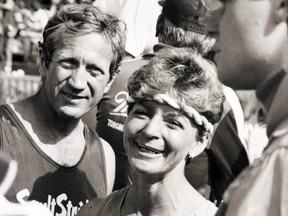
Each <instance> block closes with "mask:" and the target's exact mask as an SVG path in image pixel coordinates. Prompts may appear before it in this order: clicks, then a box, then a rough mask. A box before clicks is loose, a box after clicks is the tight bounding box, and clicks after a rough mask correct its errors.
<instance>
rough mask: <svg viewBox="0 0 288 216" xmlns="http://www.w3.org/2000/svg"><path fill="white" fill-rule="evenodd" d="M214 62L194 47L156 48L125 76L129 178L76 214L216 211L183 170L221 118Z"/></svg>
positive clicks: (201, 149) (220, 91)
mask: <svg viewBox="0 0 288 216" xmlns="http://www.w3.org/2000/svg"><path fill="white" fill-rule="evenodd" d="M222 89H223V88H222V86H221V84H220V82H219V81H218V79H217V76H216V69H215V67H214V65H213V64H212V63H210V62H208V61H207V60H205V59H203V58H202V57H201V55H199V54H197V52H195V51H193V50H192V49H185V48H173V49H166V50H163V51H160V52H159V53H158V54H157V55H156V56H155V57H154V58H152V59H151V61H150V62H149V63H148V65H146V66H144V67H142V68H140V69H139V70H138V71H136V72H135V73H134V74H133V75H132V77H131V78H130V80H129V83H128V91H129V95H130V98H129V99H128V105H129V108H128V118H127V121H126V123H125V127H124V143H125V149H126V151H127V155H128V158H129V162H130V164H131V166H132V168H133V170H134V173H135V176H134V179H133V184H132V185H131V186H128V187H126V188H123V189H121V190H119V191H116V192H114V193H112V194H111V195H110V196H108V197H107V198H106V199H105V200H93V201H92V202H90V203H88V204H87V205H86V206H85V207H84V208H82V210H81V211H80V213H79V215H85V216H87V215H112V216H113V215H115V216H116V215H181V216H182V215H200V216H203V215H205V216H206V215H207V216H208V215H214V213H215V212H216V210H217V208H216V206H215V205H214V204H213V203H211V202H210V201H207V200H206V199H205V198H204V197H202V196H201V195H200V194H199V193H198V192H197V191H196V190H195V189H194V188H193V187H192V186H191V185H190V184H189V182H188V181H187V179H186V178H185V176H184V167H185V164H186V162H187V160H189V159H192V158H193V157H195V156H197V155H198V154H200V153H201V152H202V151H203V150H204V149H205V147H206V144H207V141H208V140H209V137H210V136H211V133H212V132H213V126H212V124H214V123H216V122H217V121H219V119H220V117H221V114H222V109H223V101H224V96H223V91H222Z"/></svg>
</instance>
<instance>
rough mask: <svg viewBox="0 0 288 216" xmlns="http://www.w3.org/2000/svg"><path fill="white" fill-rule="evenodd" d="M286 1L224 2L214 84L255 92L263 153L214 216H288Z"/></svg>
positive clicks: (287, 42)
mask: <svg viewBox="0 0 288 216" xmlns="http://www.w3.org/2000/svg"><path fill="white" fill-rule="evenodd" d="M287 3H288V2H287V0H271V1H264V0H260V1H253V0H233V1H224V4H223V6H222V7H220V9H219V10H221V11H222V13H221V14H222V16H221V20H220V23H219V33H220V34H219V47H220V49H219V52H218V54H217V55H216V59H217V64H218V66H219V78H220V79H221V80H222V81H223V82H224V84H227V85H229V86H231V87H233V88H235V89H255V90H256V94H257V97H258V99H259V100H260V101H261V102H262V103H263V105H264V107H265V109H266V112H267V135H268V137H269V143H268V147H267V148H266V149H265V150H264V153H263V155H262V157H261V158H260V159H259V160H258V161H257V162H255V163H254V164H253V166H251V167H249V168H247V169H245V170H244V171H243V172H242V173H241V175H240V176H239V177H238V178H237V179H236V180H235V181H234V183H233V184H231V186H230V187H229V189H228V190H227V192H226V193H225V195H224V203H223V205H222V207H221V208H220V210H219V212H218V214H217V215H233V216H237V215H241V216H242V215H245V216H250V215H262V216H263V215H264V216H265V215H267V216H268V215H288V206H287V200H288V180H287V179H288V178H287V177H288V106H287V104H288V95H287V93H288V89H287V86H288V77H287V72H288V66H287V63H288V36H287V11H288V9H287V7H288V6H287V5H288V4H287Z"/></svg>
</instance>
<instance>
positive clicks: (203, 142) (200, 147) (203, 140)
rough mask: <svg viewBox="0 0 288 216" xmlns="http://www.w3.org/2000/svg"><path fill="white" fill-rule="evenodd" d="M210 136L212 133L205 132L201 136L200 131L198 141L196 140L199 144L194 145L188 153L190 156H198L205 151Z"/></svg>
mask: <svg viewBox="0 0 288 216" xmlns="http://www.w3.org/2000/svg"><path fill="white" fill-rule="evenodd" d="M210 136H211V134H210V133H205V134H204V135H203V136H201V137H200V136H199V133H198V136H197V141H196V142H197V144H196V146H195V145H192V147H191V149H190V151H189V153H188V157H189V158H194V157H196V156H198V155H199V154H200V153H201V152H203V151H204V150H205V148H206V147H207V145H208V142H209V140H210Z"/></svg>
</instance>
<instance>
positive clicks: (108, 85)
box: [104, 76, 116, 94]
mask: <svg viewBox="0 0 288 216" xmlns="http://www.w3.org/2000/svg"><path fill="white" fill-rule="evenodd" d="M115 78H116V76H113V77H112V79H111V80H110V81H109V82H108V83H107V85H106V87H105V89H104V94H106V93H107V92H108V91H109V89H110V88H111V85H112V84H113V82H114V80H115Z"/></svg>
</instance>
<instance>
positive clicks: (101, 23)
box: [39, 4, 126, 79]
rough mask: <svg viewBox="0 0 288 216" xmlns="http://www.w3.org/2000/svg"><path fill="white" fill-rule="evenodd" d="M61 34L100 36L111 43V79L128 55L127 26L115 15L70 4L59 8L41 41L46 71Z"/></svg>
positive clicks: (91, 7) (88, 6)
mask: <svg viewBox="0 0 288 216" xmlns="http://www.w3.org/2000/svg"><path fill="white" fill-rule="evenodd" d="M59 33H60V34H62V35H64V37H65V36H66V35H67V36H70V37H71V36H72V37H73V36H81V35H86V34H89V33H99V34H100V35H102V36H103V38H104V39H105V40H106V41H107V42H108V43H110V44H111V47H112V51H113V60H112V63H111V65H110V79H112V78H113V77H114V75H115V74H116V73H117V72H118V67H119V64H120V61H121V60H122V58H123V56H124V53H125V42H126V36H125V33H126V25H125V23H124V22H122V21H120V20H119V19H118V18H116V17H115V16H113V15H110V14H107V13H105V12H103V11H102V10H100V9H99V8H96V7H95V6H92V5H88V4H68V5H64V6H63V7H62V8H60V9H59V10H58V11H57V13H56V14H55V15H54V16H53V17H51V18H50V19H49V21H48V23H47V24H46V26H45V28H44V31H43V43H40V42H39V46H40V49H42V56H41V58H42V60H43V61H44V64H45V66H46V67H47V68H48V67H49V64H50V62H51V60H52V55H53V53H54V51H55V50H56V49H57V47H56V46H57V41H58V39H59Z"/></svg>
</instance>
